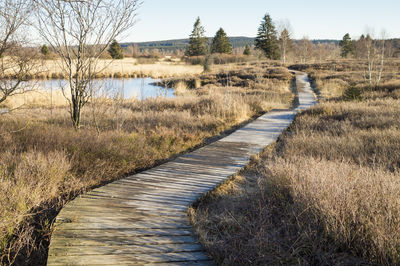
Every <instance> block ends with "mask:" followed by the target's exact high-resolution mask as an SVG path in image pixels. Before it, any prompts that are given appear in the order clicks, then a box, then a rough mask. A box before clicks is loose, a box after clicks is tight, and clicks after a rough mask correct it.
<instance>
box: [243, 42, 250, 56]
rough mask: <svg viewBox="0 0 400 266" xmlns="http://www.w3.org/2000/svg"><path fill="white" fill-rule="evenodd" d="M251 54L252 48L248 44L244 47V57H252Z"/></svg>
mask: <svg viewBox="0 0 400 266" xmlns="http://www.w3.org/2000/svg"><path fill="white" fill-rule="evenodd" d="M250 54H251V51H250V46H249V45H248V44H246V46H245V47H244V51H243V55H250Z"/></svg>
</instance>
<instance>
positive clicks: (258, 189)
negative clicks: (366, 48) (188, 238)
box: [191, 66, 400, 265]
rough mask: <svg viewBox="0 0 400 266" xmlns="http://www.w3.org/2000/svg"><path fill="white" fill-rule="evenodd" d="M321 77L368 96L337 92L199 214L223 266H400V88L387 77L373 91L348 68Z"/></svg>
mask: <svg viewBox="0 0 400 266" xmlns="http://www.w3.org/2000/svg"><path fill="white" fill-rule="evenodd" d="M356 68H357V66H353V69H356ZM312 69H313V71H315V73H314V77H318V78H316V79H315V81H316V82H321V83H320V84H328V83H329V82H331V81H332V80H331V78H330V76H332V74H333V76H335V78H338V77H341V78H340V79H341V80H342V81H343V82H346V84H347V86H350V84H355V86H356V88H357V89H358V90H359V91H360V97H359V98H357V99H355V100H353V101H350V100H349V99H348V98H346V97H342V95H341V94H338V95H337V96H336V97H334V98H330V99H327V100H326V101H324V102H323V103H322V104H321V105H319V106H317V107H314V108H312V109H311V110H309V111H306V112H304V113H302V114H301V115H300V116H298V117H297V118H296V120H295V122H294V123H293V124H292V125H291V127H290V128H289V130H288V131H287V132H285V134H284V135H283V136H282V137H281V138H280V140H279V141H278V142H277V143H276V144H275V145H273V146H271V147H270V148H269V149H267V150H266V151H265V152H264V153H263V155H262V156H261V158H258V159H256V160H254V161H253V163H252V164H251V165H250V166H249V167H248V168H247V170H246V171H244V172H242V173H241V174H240V176H239V178H237V179H234V180H232V181H230V182H229V183H227V184H225V185H223V186H222V187H220V188H219V189H218V190H216V191H215V192H213V193H211V194H210V195H209V196H208V197H206V198H205V199H204V200H203V201H201V202H199V203H198V204H197V206H195V208H193V209H192V210H191V219H192V222H193V223H194V225H195V227H196V230H197V232H198V233H199V235H200V238H201V240H202V242H203V243H204V244H205V246H206V248H207V250H208V251H209V253H210V254H211V255H212V256H213V258H215V259H216V261H217V262H218V263H219V264H225V265H248V264H263V265H265V264H267V265H270V264H302V265H310V264H311V265H316V264H318V265H319V264H324V265H332V264H334V265H360V264H363V265H365V264H384V265H393V264H398V263H400V252H399V247H400V235H399V232H400V230H399V229H400V202H399V200H398V199H399V197H400V181H399V178H398V177H399V176H400V124H399V120H398V117H399V116H400V107H399V106H400V102H399V98H398V95H399V91H400V86H399V85H400V84H399V82H398V80H397V78H395V79H392V76H391V75H388V74H386V75H385V79H384V81H383V83H382V84H381V85H380V86H378V87H373V88H371V87H369V86H366V85H364V84H362V83H357V82H353V81H354V80H357V74H354V73H350V74H349V73H348V68H345V67H344V68H343V70H342V71H336V72H334V73H330V75H325V74H321V73H320V72H319V71H321V70H320V69H316V68H315V67H314V68H312ZM323 71H324V70H323ZM345 77H349V80H348V81H346V78H345ZM352 78H354V80H352ZM342 81H341V82H342ZM344 88H346V87H344ZM346 89H347V88H346ZM328 93H329V91H328Z"/></svg>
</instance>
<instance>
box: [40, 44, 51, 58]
mask: <svg viewBox="0 0 400 266" xmlns="http://www.w3.org/2000/svg"><path fill="white" fill-rule="evenodd" d="M40 52H41V53H42V54H43V55H45V56H47V55H49V54H50V50H49V48H48V47H47V45H46V44H43V46H42V47H41V48H40Z"/></svg>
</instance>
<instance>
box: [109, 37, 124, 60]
mask: <svg viewBox="0 0 400 266" xmlns="http://www.w3.org/2000/svg"><path fill="white" fill-rule="evenodd" d="M108 53H109V54H110V55H111V57H112V58H113V59H123V58H124V54H123V52H122V48H121V46H120V45H119V43H118V42H117V41H116V40H113V41H112V43H111V45H110V48H109V49H108Z"/></svg>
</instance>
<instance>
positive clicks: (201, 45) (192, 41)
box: [185, 17, 207, 56]
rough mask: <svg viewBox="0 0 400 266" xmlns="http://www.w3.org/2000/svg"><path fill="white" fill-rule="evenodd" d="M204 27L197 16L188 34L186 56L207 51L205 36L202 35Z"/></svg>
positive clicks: (202, 53) (197, 54) (203, 53)
mask: <svg viewBox="0 0 400 266" xmlns="http://www.w3.org/2000/svg"><path fill="white" fill-rule="evenodd" d="M204 32H205V30H204V27H203V26H201V24H200V17H197V19H196V22H195V23H194V25H193V31H192V33H191V34H190V38H189V44H188V45H187V47H186V52H185V54H186V55H187V56H199V55H205V54H206V53H207V37H205V36H204Z"/></svg>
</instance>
